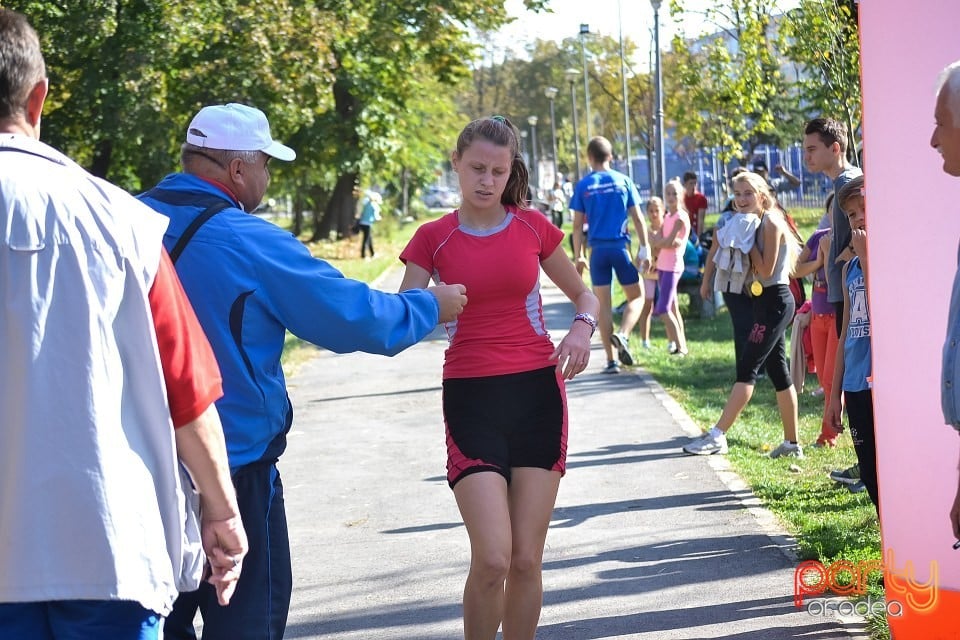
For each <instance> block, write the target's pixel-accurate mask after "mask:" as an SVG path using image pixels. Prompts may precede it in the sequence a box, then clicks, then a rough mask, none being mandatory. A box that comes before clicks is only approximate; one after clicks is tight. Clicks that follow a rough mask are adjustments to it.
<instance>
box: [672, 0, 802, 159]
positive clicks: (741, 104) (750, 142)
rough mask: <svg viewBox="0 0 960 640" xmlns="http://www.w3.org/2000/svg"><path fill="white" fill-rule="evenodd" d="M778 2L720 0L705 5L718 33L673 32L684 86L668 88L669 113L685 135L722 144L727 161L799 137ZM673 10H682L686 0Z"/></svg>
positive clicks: (709, 143) (677, 12)
mask: <svg viewBox="0 0 960 640" xmlns="http://www.w3.org/2000/svg"><path fill="white" fill-rule="evenodd" d="M775 9H776V0H723V1H721V2H716V3H714V4H713V5H712V6H711V7H710V8H709V9H707V11H706V17H707V19H708V21H709V22H712V23H713V24H714V25H716V26H717V27H718V29H719V31H718V32H717V33H716V35H715V36H706V37H704V38H701V39H700V40H699V41H692V42H691V41H686V40H684V39H682V38H680V37H677V38H675V39H674V42H673V49H674V52H675V55H676V59H677V63H678V66H677V73H678V79H679V85H680V88H681V89H680V90H679V91H675V92H673V93H672V94H670V95H665V101H666V102H667V104H669V109H668V112H669V113H670V115H671V117H672V119H673V120H674V124H675V127H676V130H677V133H678V134H679V135H680V136H681V137H683V136H687V137H689V138H690V139H691V141H692V142H693V144H695V145H701V146H711V147H719V148H720V149H721V150H722V151H721V156H722V157H723V159H724V161H729V160H730V159H733V158H736V157H740V158H749V157H750V156H752V155H753V150H754V149H755V148H756V147H757V146H758V145H760V144H762V143H770V144H775V145H778V146H780V145H782V144H783V143H784V142H786V141H789V140H794V139H796V136H797V127H798V123H799V120H800V116H799V114H798V113H797V111H796V109H795V108H794V105H795V104H796V103H797V102H798V100H797V98H796V93H795V92H792V91H791V86H790V84H789V83H788V82H787V81H786V78H785V76H784V73H783V70H782V69H781V62H780V56H779V53H778V52H779V50H780V47H781V43H782V36H781V34H780V32H779V29H778V28H777V27H778V23H779V18H776V17H775ZM671 11H672V12H673V13H674V14H675V15H681V17H682V13H683V2H682V0H673V1H672V2H671Z"/></svg>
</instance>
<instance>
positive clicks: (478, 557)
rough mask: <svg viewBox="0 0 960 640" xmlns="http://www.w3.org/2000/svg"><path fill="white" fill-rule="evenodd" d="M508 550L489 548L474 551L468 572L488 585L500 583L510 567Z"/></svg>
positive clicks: (510, 560)
mask: <svg viewBox="0 0 960 640" xmlns="http://www.w3.org/2000/svg"><path fill="white" fill-rule="evenodd" d="M511 562H512V558H511V554H510V550H509V549H506V550H501V549H490V550H487V551H484V552H481V553H474V555H473V558H472V560H471V562H470V573H471V574H473V575H474V577H475V578H477V579H478V580H480V581H481V582H482V583H483V584H484V585H486V586H488V587H494V586H496V585H502V584H503V581H504V580H506V579H507V574H508V573H509V572H510V567H511Z"/></svg>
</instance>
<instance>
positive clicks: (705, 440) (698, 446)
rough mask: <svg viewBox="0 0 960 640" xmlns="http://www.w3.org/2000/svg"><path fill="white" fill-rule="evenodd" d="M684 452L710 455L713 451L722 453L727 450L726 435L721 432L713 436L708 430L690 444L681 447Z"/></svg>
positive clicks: (695, 454) (693, 454) (694, 454)
mask: <svg viewBox="0 0 960 640" xmlns="http://www.w3.org/2000/svg"><path fill="white" fill-rule="evenodd" d="M683 452H684V453H689V454H690V455H692V456H710V455H713V454H715V453H719V454H720V455H723V454H725V453H726V452H727V436H725V435H723V434H722V433H721V434H720V435H719V436H717V437H713V436H711V435H710V432H709V431H708V432H707V433H705V434H704V435H703V437H701V438H697V439H696V440H694V441H693V442H691V443H690V444H688V445H686V446H684V447H683Z"/></svg>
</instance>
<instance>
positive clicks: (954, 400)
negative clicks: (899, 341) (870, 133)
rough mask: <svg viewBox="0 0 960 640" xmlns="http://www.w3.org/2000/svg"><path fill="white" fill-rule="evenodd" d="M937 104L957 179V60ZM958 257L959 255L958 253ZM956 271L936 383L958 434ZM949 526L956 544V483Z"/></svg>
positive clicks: (959, 510)
mask: <svg viewBox="0 0 960 640" xmlns="http://www.w3.org/2000/svg"><path fill="white" fill-rule="evenodd" d="M937 84H938V88H937V103H936V107H935V108H934V112H933V117H934V121H935V122H936V127H935V128H934V130H933V135H932V136H931V137H930V146H931V147H933V148H934V149H936V150H937V152H938V153H939V154H940V155H941V156H942V157H943V171H944V173H946V174H947V175H950V176H954V177H956V178H960V60H957V61H956V62H954V63H953V64H950V65H947V67H946V68H945V69H944V70H943V72H942V73H941V74H940V79H939V82H938V83H937ZM958 255H960V253H958ZM958 372H960V269H958V270H957V273H956V276H955V277H954V280H953V293H952V295H951V296H950V314H949V315H948V316H947V337H946V340H945V341H944V343H943V366H942V371H941V381H940V405H941V407H942V409H943V420H944V422H946V423H947V424H948V425H950V426H952V427H953V428H954V429H957V430H958V431H960V384H957V380H958V376H957V374H958ZM950 526H951V527H952V528H953V535H954V536H956V538H957V540H958V541H960V482H958V486H957V494H956V497H955V498H954V500H953V504H952V505H951V507H950Z"/></svg>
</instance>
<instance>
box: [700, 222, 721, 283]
mask: <svg viewBox="0 0 960 640" xmlns="http://www.w3.org/2000/svg"><path fill="white" fill-rule="evenodd" d="M719 250H720V243H719V242H717V230H716V228H714V230H713V242H711V243H710V250H709V251H707V258H706V261H705V262H704V263H703V279H702V280H701V281H700V298H701V299H703V300H707V299H709V298H710V290H711V289H713V272H714V271H715V270H716V268H717V266H716V264H714V262H713V257H714V256H715V255H717V251H719Z"/></svg>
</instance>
